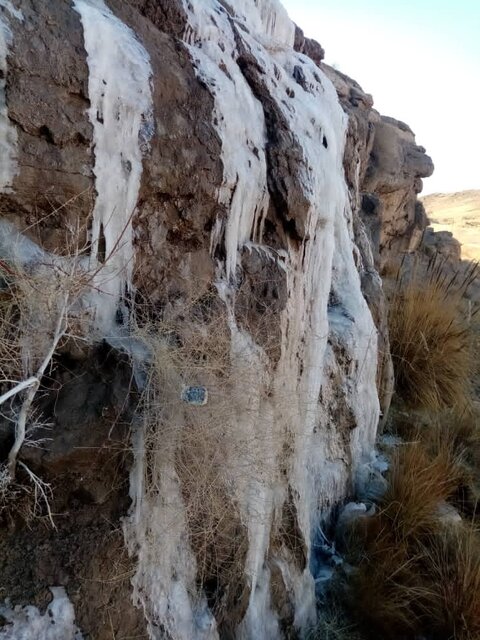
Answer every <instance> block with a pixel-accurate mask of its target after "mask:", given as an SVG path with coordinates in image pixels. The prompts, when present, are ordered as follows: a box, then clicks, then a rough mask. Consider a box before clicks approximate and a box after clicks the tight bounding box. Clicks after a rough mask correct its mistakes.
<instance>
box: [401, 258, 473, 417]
mask: <svg viewBox="0 0 480 640" xmlns="http://www.w3.org/2000/svg"><path fill="white" fill-rule="evenodd" d="M468 282H469V277H468V275H465V276H464V278H463V279H462V280H461V281H458V279H456V278H455V276H454V277H447V276H446V275H444V274H443V272H442V270H441V269H439V268H432V270H431V271H429V272H428V273H427V275H426V276H424V278H420V277H419V276H416V275H413V276H412V278H411V279H410V280H409V281H408V282H405V281H404V280H403V279H402V278H399V279H398V280H397V286H396V288H395V290H394V292H393V294H392V296H391V299H390V306H389V330H390V345H391V352H392V357H393V363H394V369H395V376H396V391H397V394H398V396H399V397H400V399H401V400H402V401H403V402H404V403H405V404H406V405H408V406H410V407H413V408H426V409H429V410H438V409H441V408H444V407H453V406H456V405H457V406H463V405H465V404H466V403H468V401H469V399H470V390H471V374H472V330H471V313H470V311H469V310H468V309H466V308H465V303H464V301H463V294H464V292H465V288H466V287H467V286H468Z"/></svg>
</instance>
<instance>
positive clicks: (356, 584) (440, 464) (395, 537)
mask: <svg viewBox="0 0 480 640" xmlns="http://www.w3.org/2000/svg"><path fill="white" fill-rule="evenodd" d="M447 417H448V419H447ZM412 433H413V434H414V440H413V441H412V442H410V443H407V444H405V445H403V446H400V447H399V448H398V449H397V450H396V452H395V453H394V455H393V459H392V466H391V471H390V477H389V480H390V483H389V488H388V490H387V492H386V494H385V495H384V497H383V499H382V502H381V505H380V511H379V512H378V513H377V514H376V515H375V516H373V517H370V518H365V519H363V520H361V521H359V522H358V523H357V524H356V525H355V527H354V529H353V530H352V532H351V541H350V546H351V548H352V549H353V550H354V551H353V553H352V559H353V561H354V562H355V563H357V564H358V570H357V571H356V573H355V574H354V576H353V581H352V584H353V590H352V606H353V608H354V609H355V611H356V615H357V616H358V618H359V619H360V620H361V622H362V625H363V626H364V628H365V630H366V631H368V634H369V637H378V636H376V635H374V634H381V637H382V638H392V639H393V638H394V639H396V640H397V639H398V638H411V637H414V636H417V635H427V636H428V637H430V636H429V635H428V634H430V633H431V632H432V630H434V637H435V638H438V639H439V640H441V639H445V640H447V639H450V638H454V639H458V640H472V639H473V638H478V637H479V636H478V633H479V629H480V627H479V625H480V599H479V594H480V590H479V587H480V538H479V534H478V532H477V531H476V530H475V527H474V526H473V525H470V526H466V525H465V524H464V523H462V522H461V521H460V520H459V519H458V516H457V517H454V518H453V519H452V513H453V514H455V512H454V511H452V509H451V507H449V506H448V503H450V504H451V503H453V504H457V505H458V496H459V491H460V490H461V488H462V487H464V485H465V482H466V477H467V472H466V470H465V469H466V464H467V463H468V460H469V458H468V456H469V455H470V453H471V451H472V449H471V447H472V446H473V443H475V442H477V440H476V439H477V431H476V422H475V420H474V417H473V416H472V414H467V413H463V414H461V415H460V416H459V415H456V414H455V413H454V412H448V413H447V414H446V416H444V418H443V422H442V421H441V420H440V419H438V420H437V421H436V422H435V424H433V423H432V424H430V425H429V426H422V428H421V429H420V428H417V429H416V430H415V431H413V430H412Z"/></svg>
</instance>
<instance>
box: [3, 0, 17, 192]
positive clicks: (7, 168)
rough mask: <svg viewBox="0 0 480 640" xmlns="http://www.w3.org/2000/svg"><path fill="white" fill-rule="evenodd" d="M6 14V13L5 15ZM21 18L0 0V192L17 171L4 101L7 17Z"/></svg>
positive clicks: (14, 133)
mask: <svg viewBox="0 0 480 640" xmlns="http://www.w3.org/2000/svg"><path fill="white" fill-rule="evenodd" d="M7 14H8V15H7ZM11 18H14V19H17V20H21V19H22V14H21V12H19V11H18V10H16V9H15V8H14V7H13V6H12V4H11V3H10V2H8V0H1V1H0V193H1V192H6V191H9V190H10V188H11V186H12V182H13V178H14V177H15V175H16V173H17V162H16V153H17V151H16V147H17V137H18V136H17V130H16V128H15V125H14V124H12V122H11V121H10V119H9V117H8V107H7V101H6V93H5V90H6V85H7V72H8V69H7V56H8V50H9V46H10V45H11V42H12V32H11V30H10V27H9V22H8V21H9V19H11Z"/></svg>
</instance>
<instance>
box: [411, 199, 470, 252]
mask: <svg viewBox="0 0 480 640" xmlns="http://www.w3.org/2000/svg"><path fill="white" fill-rule="evenodd" d="M422 202H423V204H424V206H425V209H426V211H427V215H428V217H429V218H430V222H431V225H432V227H433V228H434V229H435V231H451V232H452V233H453V235H454V236H455V238H457V240H458V241H459V242H460V243H461V244H462V257H463V258H466V259H469V260H480V190H475V191H460V192H458V193H434V194H432V195H430V196H425V197H424V198H422Z"/></svg>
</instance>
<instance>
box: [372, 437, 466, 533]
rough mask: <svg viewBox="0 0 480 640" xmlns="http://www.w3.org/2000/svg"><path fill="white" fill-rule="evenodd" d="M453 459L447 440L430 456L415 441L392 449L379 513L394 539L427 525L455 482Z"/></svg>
mask: <svg viewBox="0 0 480 640" xmlns="http://www.w3.org/2000/svg"><path fill="white" fill-rule="evenodd" d="M457 462H458V458H457V457H456V456H455V454H454V453H453V452H452V450H451V448H450V447H449V446H448V444H447V443H445V444H442V446H440V447H439V449H438V450H437V451H436V452H435V455H434V456H430V455H429V453H428V451H427V449H426V447H425V445H424V444H423V443H421V442H419V441H416V442H412V443H410V444H407V445H405V446H402V447H400V448H399V449H397V451H395V453H394V454H393V459H392V467H391V473H390V477H389V486H388V490H387V492H386V494H385V496H384V498H383V505H382V506H383V508H382V512H381V517H382V519H387V520H388V521H389V528H391V529H392V531H393V533H394V535H395V538H396V539H397V540H399V541H400V540H405V539H408V538H409V537H411V536H415V535H418V534H419V533H421V532H422V531H423V530H424V529H428V527H429V526H430V524H431V520H432V515H433V514H435V511H436V508H437V506H438V504H439V503H440V502H442V501H445V500H447V499H448V498H450V496H451V495H452V494H453V493H454V491H455V490H456V488H457V486H458V483H459V473H458V469H457Z"/></svg>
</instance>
